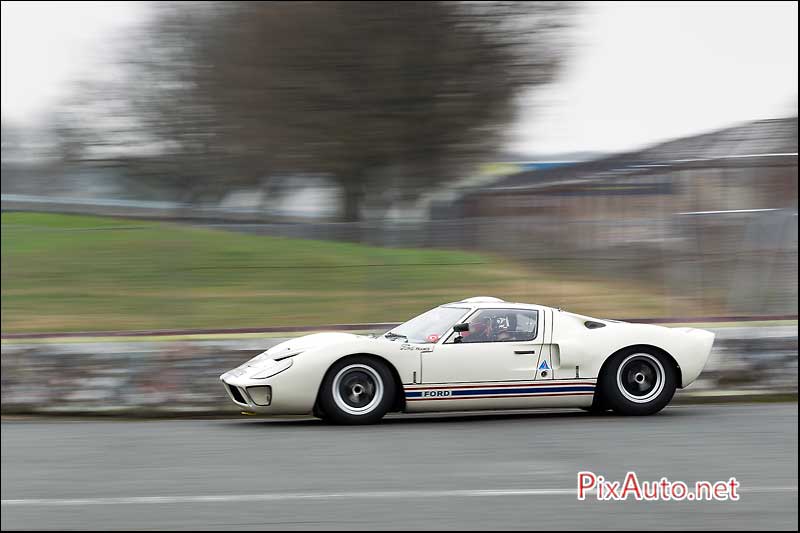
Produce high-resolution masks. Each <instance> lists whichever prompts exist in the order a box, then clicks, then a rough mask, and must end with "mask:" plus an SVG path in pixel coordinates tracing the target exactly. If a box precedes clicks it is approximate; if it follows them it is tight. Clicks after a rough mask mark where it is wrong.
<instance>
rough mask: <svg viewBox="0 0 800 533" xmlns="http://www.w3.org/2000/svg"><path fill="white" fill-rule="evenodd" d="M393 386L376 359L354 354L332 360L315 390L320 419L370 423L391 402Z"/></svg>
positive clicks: (388, 407)
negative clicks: (322, 414)
mask: <svg viewBox="0 0 800 533" xmlns="http://www.w3.org/2000/svg"><path fill="white" fill-rule="evenodd" d="M396 391H397V385H396V383H395V381H394V377H393V376H392V372H391V371H390V370H389V368H388V367H387V366H386V365H385V364H384V363H382V362H381V361H379V360H378V359H375V358H372V357H367V356H361V355H356V356H352V357H346V358H344V359H342V360H340V361H337V362H336V363H334V365H333V366H331V368H330V369H328V373H327V374H325V378H324V379H323V380H322V385H321V386H320V390H319V406H320V408H321V411H322V413H324V419H325V420H326V421H330V422H333V423H335V424H374V423H375V422H378V421H379V420H380V419H381V418H383V415H385V414H386V412H387V411H388V410H389V409H390V408H391V406H392V404H393V403H394V399H395V394H396Z"/></svg>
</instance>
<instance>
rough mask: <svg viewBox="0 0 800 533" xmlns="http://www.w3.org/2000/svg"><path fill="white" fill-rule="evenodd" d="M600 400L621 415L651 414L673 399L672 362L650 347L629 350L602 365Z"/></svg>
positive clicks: (675, 379) (674, 384)
mask: <svg viewBox="0 0 800 533" xmlns="http://www.w3.org/2000/svg"><path fill="white" fill-rule="evenodd" d="M599 386H600V391H601V393H602V399H601V401H602V402H603V403H604V404H605V405H607V406H609V407H610V408H611V409H613V410H614V412H615V413H617V414H620V415H634V416H642V415H652V414H655V413H657V412H659V411H660V410H662V409H663V408H664V407H666V406H667V404H668V403H669V402H670V400H672V397H673V396H674V394H675V389H676V388H677V372H676V371H675V366H674V364H673V362H672V360H671V359H670V358H669V357H668V356H667V355H665V354H664V353H662V352H660V351H658V350H654V349H652V348H628V349H626V350H622V351H621V352H619V353H617V354H615V355H614V356H613V357H612V358H611V360H609V361H608V363H607V364H606V365H605V367H604V369H603V373H602V375H601V376H600V380H599Z"/></svg>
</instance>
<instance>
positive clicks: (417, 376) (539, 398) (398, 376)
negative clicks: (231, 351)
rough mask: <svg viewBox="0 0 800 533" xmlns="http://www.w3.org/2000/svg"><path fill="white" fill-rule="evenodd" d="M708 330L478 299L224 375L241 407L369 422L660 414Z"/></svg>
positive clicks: (296, 345) (292, 349)
mask: <svg viewBox="0 0 800 533" xmlns="http://www.w3.org/2000/svg"><path fill="white" fill-rule="evenodd" d="M713 342H714V334H713V333H711V332H709V331H705V330H701V329H692V328H666V327H662V326H655V325H647V324H631V323H627V322H619V321H615V320H604V319H598V318H591V317H586V316H581V315H577V314H573V313H568V312H566V311H562V310H560V309H553V308H550V307H545V306H541V305H533V304H522V303H507V302H504V301H503V300H500V299H498V298H490V297H476V298H468V299H466V300H462V301H460V302H454V303H449V304H445V305H441V306H439V307H436V308H434V309H431V310H430V311H427V312H425V313H423V314H421V315H419V316H417V317H415V318H412V319H411V320H409V321H408V322H406V323H404V324H401V325H399V326H397V327H395V328H393V329H392V330H391V331H388V332H387V333H384V334H383V335H380V336H377V335H369V336H367V335H354V334H350V333H339V332H331V333H316V334H313V335H306V336H304V337H299V338H297V339H292V340H289V341H286V342H283V343H281V344H278V345H277V346H274V347H272V348H270V349H269V350H267V351H265V352H263V353H261V354H260V355H258V356H256V357H254V358H253V359H251V360H249V361H247V362H246V363H244V364H243V365H241V366H239V367H238V368H234V369H233V370H231V371H229V372H226V373H225V374H223V375H222V376H220V380H221V381H222V383H223V385H224V386H225V390H226V391H227V393H228V395H229V396H230V398H231V400H233V402H234V403H236V405H238V406H239V407H241V408H243V410H244V411H248V412H256V413H268V414H282V415H285V414H291V415H303V414H314V415H315V416H318V417H320V418H322V419H325V420H328V421H331V422H335V423H346V424H367V423H373V422H377V421H378V420H380V419H381V418H382V417H383V416H384V415H385V414H386V413H387V412H390V411H403V412H421V411H463V410H481V409H493V410H496V409H530V408H536V407H580V408H584V409H586V410H589V411H595V412H601V411H605V410H609V409H612V410H614V411H615V412H616V413H619V414H623V415H650V414H653V413H657V412H658V411H660V410H661V409H663V408H664V406H666V405H667V404H668V403H669V401H670V400H671V399H672V396H673V394H674V393H675V389H676V388H679V387H680V388H682V387H686V386H688V385H689V384H690V383H692V382H693V381H694V380H695V379H697V376H698V375H700V372H701V371H702V370H703V367H704V366H705V364H706V361H707V360H708V357H709V354H710V352H711V345H712V343H713Z"/></svg>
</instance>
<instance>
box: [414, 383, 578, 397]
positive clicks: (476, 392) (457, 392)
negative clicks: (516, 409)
mask: <svg viewBox="0 0 800 533" xmlns="http://www.w3.org/2000/svg"><path fill="white" fill-rule="evenodd" d="M439 391H442V392H444V391H446V392H449V393H450V394H449V395H447V396H449V397H451V398H452V397H455V396H482V395H486V394H490V395H493V396H497V395H515V394H536V393H542V394H551V393H554V392H594V385H564V386H560V387H559V386H554V387H519V388H502V389H490V388H486V389H453V390H447V389H444V390H442V389H439V390H438V391H436V392H439ZM423 392H427V391H407V392H406V398H422V397H423V396H422V393H423ZM431 392H434V391H431ZM426 397H427V396H426ZM439 397H441V396H430V398H439Z"/></svg>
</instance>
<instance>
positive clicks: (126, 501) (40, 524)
mask: <svg viewBox="0 0 800 533" xmlns="http://www.w3.org/2000/svg"><path fill="white" fill-rule="evenodd" d="M797 424H798V420H797V404H791V403H783V404H752V405H730V404H728V405H687V406H674V407H669V408H667V409H666V410H665V411H663V412H662V413H661V414H659V415H656V416H652V417H646V418H623V417H615V416H603V417H592V416H589V415H587V414H585V413H583V412H582V411H569V410H567V411H539V412H533V411H531V412H525V413H514V414H497V413H489V414H468V415H466V414H450V415H415V416H411V415H392V416H391V417H389V418H388V419H387V420H386V421H385V422H384V423H383V424H380V425H377V426H370V427H336V426H326V425H324V424H322V423H321V422H319V421H317V420H310V419H293V420H290V419H282V420H275V419H272V420H265V419H257V418H250V417H241V418H233V419H230V420H159V421H122V420H107V421H99V420H64V419H61V420H58V419H52V420H46V419H28V420H4V421H3V423H2V528H3V529H131V528H133V529H152V528H158V529H183V530H193V529H227V530H230V529H360V530H363V529H447V530H450V529H534V528H546V529H567V528H573V529H574V528H585V529H637V530H648V529H683V528H709V529H711V528H713V529H780V528H782V529H792V530H796V529H797V526H798V520H797V504H798V502H797V472H798V470H797V427H798V426H797ZM579 470H591V471H594V472H595V473H597V474H601V475H603V476H604V477H605V478H606V479H608V480H622V479H623V477H624V476H625V473H626V472H627V471H628V470H634V471H635V472H636V473H637V475H638V477H639V479H640V480H641V481H645V480H656V481H657V480H659V479H660V478H661V477H664V476H666V477H667V478H668V479H670V480H672V481H686V482H690V483H691V484H693V483H694V482H695V481H698V480H708V481H718V480H728V479H729V478H730V477H732V476H733V477H736V479H737V480H738V481H739V483H740V484H741V487H740V494H741V498H740V500H739V501H737V502H733V501H727V502H708V501H706V502H698V501H693V502H688V501H687V502H675V501H672V502H655V503H654V502H639V501H635V500H628V501H624V502H600V501H597V500H596V499H595V498H594V497H593V496H591V495H590V497H589V498H588V499H587V500H586V501H578V500H577V498H576V496H575V486H576V473H577V472H578V471H579Z"/></svg>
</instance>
